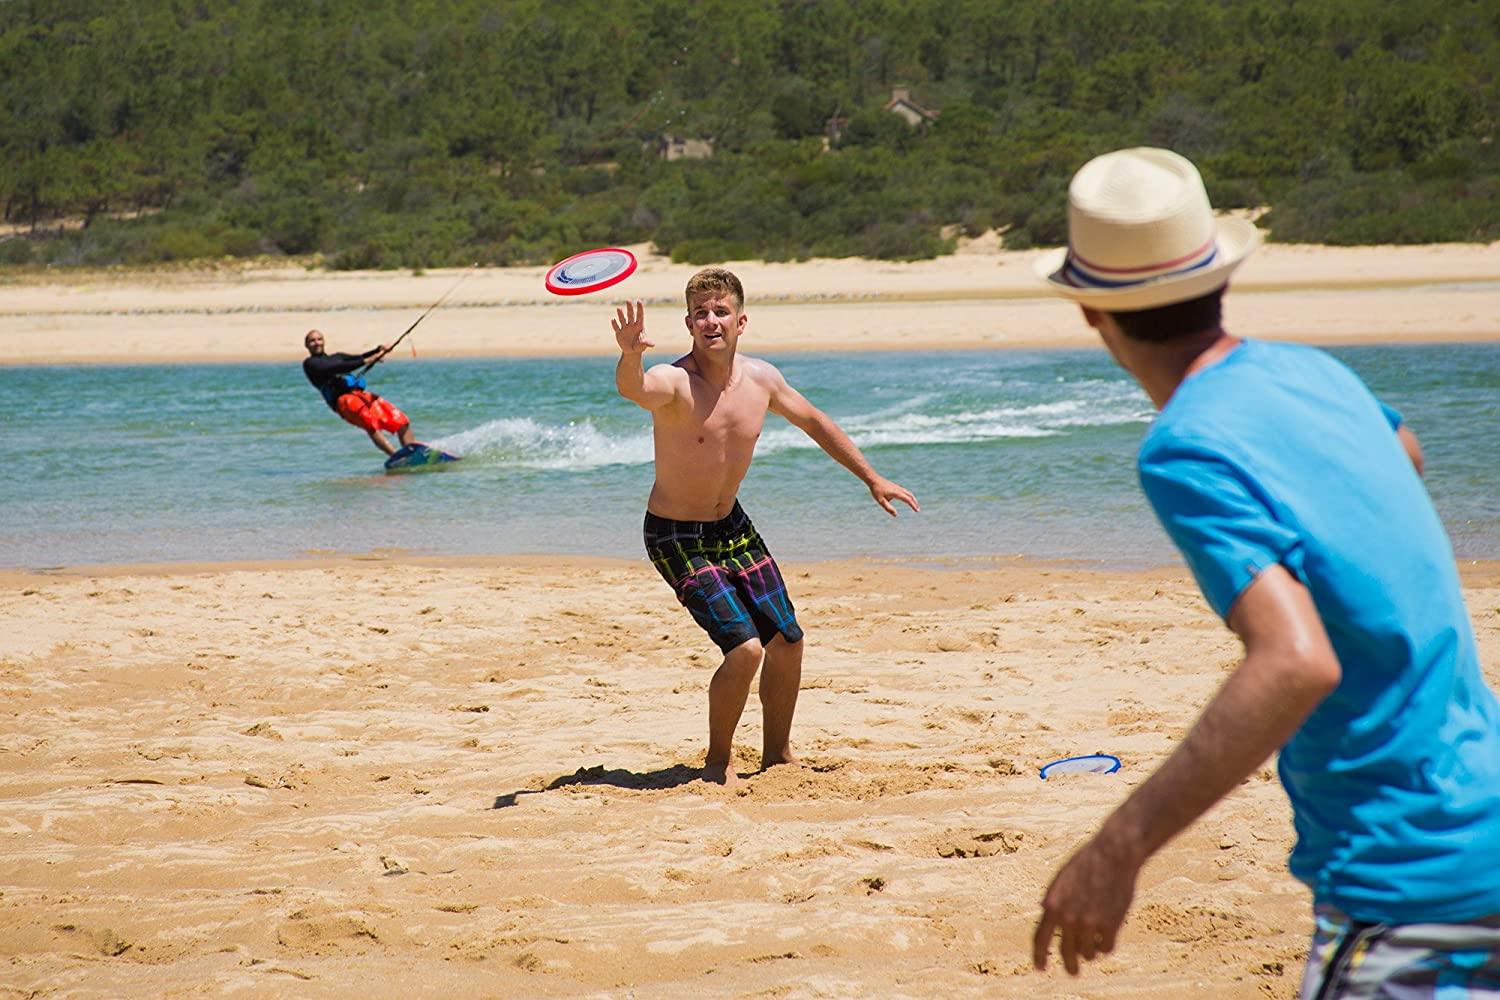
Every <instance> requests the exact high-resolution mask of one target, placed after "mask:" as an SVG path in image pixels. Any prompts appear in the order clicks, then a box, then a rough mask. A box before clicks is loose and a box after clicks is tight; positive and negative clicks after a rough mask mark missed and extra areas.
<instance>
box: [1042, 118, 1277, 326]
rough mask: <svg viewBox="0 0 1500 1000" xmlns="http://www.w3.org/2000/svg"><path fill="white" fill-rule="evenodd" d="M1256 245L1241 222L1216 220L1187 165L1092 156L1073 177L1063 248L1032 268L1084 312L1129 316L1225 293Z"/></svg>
mask: <svg viewBox="0 0 1500 1000" xmlns="http://www.w3.org/2000/svg"><path fill="white" fill-rule="evenodd" d="M1259 242H1260V230H1258V229H1256V228H1255V226H1254V225H1253V224H1251V223H1249V222H1247V221H1245V220H1244V219H1235V218H1227V217H1226V218H1220V219H1215V218H1214V214H1213V209H1212V208H1211V207H1210V206H1209V204H1208V192H1206V191H1205V190H1204V189H1203V178H1202V177H1200V176H1199V175H1198V168H1197V167H1195V166H1193V164H1192V163H1191V162H1189V161H1188V160H1187V159H1185V158H1184V157H1182V156H1179V155H1178V154H1176V153H1174V152H1172V151H1171V150H1168V149H1152V148H1149V147H1138V148H1135V149H1121V150H1116V151H1115V152H1113V153H1105V154H1104V155H1103V156H1096V157H1095V158H1094V159H1092V160H1090V161H1089V162H1087V163H1085V164H1084V165H1083V166H1082V167H1081V168H1080V169H1079V171H1078V173H1076V174H1074V175H1073V180H1072V182H1071V183H1069V185H1068V245H1067V246H1066V247H1063V248H1061V249H1058V250H1052V251H1049V252H1048V253H1046V254H1044V255H1043V256H1041V257H1039V258H1037V259H1036V261H1035V262H1034V263H1033V265H1032V268H1033V270H1034V271H1035V272H1036V275H1037V277H1038V278H1040V279H1041V280H1042V281H1043V282H1045V283H1046V284H1047V286H1048V287H1049V288H1051V289H1052V290H1053V291H1054V292H1056V293H1057V294H1059V295H1062V296H1063V297H1065V298H1069V299H1072V300H1073V301H1075V302H1077V303H1079V304H1081V305H1086V306H1092V307H1093V308H1095V309H1103V310H1105V311H1107V312H1133V311H1135V310H1139V309H1153V308H1155V307H1157V306H1165V305H1171V304H1172V303H1174V302H1185V301H1187V300H1188V299H1194V298H1197V297H1198V296H1200V295H1206V294H1208V293H1209V292H1211V291H1213V290H1214V289H1216V288H1219V287H1221V286H1222V285H1224V284H1225V283H1227V282H1228V281H1229V275H1230V273H1231V272H1233V271H1234V269H1235V268H1236V267H1238V266H1239V265H1240V262H1241V261H1243V260H1244V259H1245V258H1246V257H1247V256H1249V255H1250V251H1252V250H1254V249H1255V247H1256V245H1257V244H1258V243H1259Z"/></svg>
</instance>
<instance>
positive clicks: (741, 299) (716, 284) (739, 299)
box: [687, 267, 745, 312]
mask: <svg viewBox="0 0 1500 1000" xmlns="http://www.w3.org/2000/svg"><path fill="white" fill-rule="evenodd" d="M705 292H707V293H713V294H719V295H722V294H723V293H725V292H728V293H729V294H730V295H733V296H734V308H735V311H736V312H738V311H739V310H741V309H743V308H745V289H744V286H742V285H741V284H740V279H739V278H736V277H735V276H734V272H732V271H727V270H725V269H724V268H722V267H705V268H704V269H703V270H701V271H699V272H698V273H697V274H695V275H693V276H692V277H691V278H689V279H688V283H687V304H688V308H689V309H691V308H693V298H694V297H695V296H698V295H702V294H704V293H705Z"/></svg>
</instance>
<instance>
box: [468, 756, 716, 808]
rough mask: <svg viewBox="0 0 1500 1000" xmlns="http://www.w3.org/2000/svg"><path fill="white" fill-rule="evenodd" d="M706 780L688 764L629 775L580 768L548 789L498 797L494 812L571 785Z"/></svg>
mask: <svg viewBox="0 0 1500 1000" xmlns="http://www.w3.org/2000/svg"><path fill="white" fill-rule="evenodd" d="M702 778H703V769H702V768H701V767H689V766H688V765H687V764H673V765H672V766H671V767H664V768H661V769H659V770H656V771H628V770H626V769H625V768H623V767H605V766H604V765H603V764H595V765H594V766H593V767H580V768H579V769H578V770H576V771H574V772H573V773H572V774H565V775H563V776H562V777H560V778H554V779H552V781H551V783H550V784H548V785H547V787H546V788H522V789H519V790H517V791H514V792H507V793H505V794H504V795H497V796H495V804H494V805H492V806H491V807H490V808H491V809H504V808H506V807H507V806H513V805H515V804H516V802H517V800H519V799H520V797H521V796H522V795H541V794H542V793H543V792H550V791H552V790H553V789H556V788H567V787H568V786H569V785H613V786H614V787H616V788H636V789H662V788H680V787H682V786H683V785H686V784H690V783H691V782H694V781H699V780H701V779H702Z"/></svg>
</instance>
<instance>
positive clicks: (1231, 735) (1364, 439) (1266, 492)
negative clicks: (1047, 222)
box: [1033, 149, 1500, 1000]
mask: <svg viewBox="0 0 1500 1000" xmlns="http://www.w3.org/2000/svg"><path fill="white" fill-rule="evenodd" d="M1068 199H1069V208H1068V236H1069V245H1068V247H1067V248H1066V249H1064V250H1060V251H1055V252H1053V253H1051V254H1049V255H1048V256H1047V257H1045V258H1043V259H1042V260H1039V261H1038V263H1037V274H1038V276H1039V277H1041V278H1042V279H1043V280H1044V281H1046V282H1047V284H1048V285H1049V286H1050V287H1051V288H1052V289H1053V290H1054V291H1056V292H1058V293H1059V294H1061V295H1063V296H1065V297H1067V298H1069V299H1072V300H1073V301H1075V302H1077V303H1079V304H1080V305H1081V306H1082V308H1083V314H1084V317H1085V319H1086V320H1087V322H1088V323H1089V324H1090V325H1091V326H1092V327H1094V328H1095V329H1096V330H1097V331H1098V332H1099V335H1100V337H1101V338H1102V339H1103V341H1104V344H1105V346H1106V347H1108V349H1109V351H1110V353H1111V354H1112V355H1113V356H1114V358H1115V360H1116V361H1117V362H1119V364H1120V365H1121V366H1122V367H1123V368H1125V369H1126V370H1127V371H1129V372H1130V373H1131V374H1132V375H1133V376H1134V377H1135V378H1136V380H1137V381H1138V382H1140V384H1141V386H1142V387H1143V388H1144V389H1145V390H1146V393H1147V395H1149V396H1150V398H1151V401H1152V402H1153V403H1154V404H1155V405H1156V407H1157V409H1158V410H1159V411H1160V413H1159V415H1158V417H1157V419H1156V421H1155V423H1154V424H1153V426H1152V427H1151V429H1150V431H1149V432H1148V433H1147V435H1146V438H1145V441H1144V442H1143V443H1142V445H1141V449H1140V454H1139V457H1138V465H1139V471H1140V478H1141V485H1142V488H1143V489H1144V491H1145V493H1146V496H1147V498H1148V499H1149V500H1150V502H1151V505H1152V507H1153V508H1154V509H1155V511H1156V514H1157V517H1158V518H1159V519H1160V521H1161V523H1162V525H1163V527H1165V529H1166V530H1167V533H1168V534H1169V535H1170V536H1171V538H1172V540H1173V542H1175V543H1176V545H1177V547H1178V548H1179V549H1180V550H1181V552H1182V555H1183V557H1184V558H1185V559H1186V561H1187V564H1188V566H1189V567H1190V568H1191V569H1192V571H1193V574H1194V576H1195V577H1196V578H1197V580H1198V584H1199V586H1200V588H1201V589H1202V591H1203V594H1204V596H1205V597H1206V598H1207V599H1208V602H1209V604H1210V605H1212V606H1213V609H1214V611H1215V612H1217V613H1218V614H1219V616H1220V617H1221V618H1223V619H1224V621H1225V622H1226V623H1227V624H1228V626H1229V628H1230V629H1231V630H1233V631H1234V632H1235V634H1236V635H1238V636H1239V638H1240V639H1241V641H1242V642H1243V644H1244V659H1243V661H1242V662H1241V663H1240V665H1239V666H1238V668H1237V669H1236V670H1235V671H1234V673H1233V674H1232V675H1231V676H1230V678H1229V679H1228V680H1227V681H1226V682H1225V683H1224V686H1223V687H1222V688H1221V689H1220V690H1219V692H1218V693H1217V694H1216V695H1215V696H1214V698H1213V700H1212V701H1211V702H1210V703H1209V704H1208V706H1207V707H1206V708H1205V709H1204V711H1203V714H1202V715H1201V716H1200V717H1199V719H1198V721H1197V722H1196V724H1195V725H1194V726H1193V728H1192V730H1191V731H1190V732H1189V733H1188V735H1187V737H1186V738H1185V739H1184V740H1183V742H1182V744H1181V745H1180V746H1179V747H1178V748H1177V749H1176V750H1175V751H1174V752H1173V753H1172V755H1171V756H1170V757H1169V758H1168V759H1167V760H1166V762H1165V763H1164V764H1163V765H1162V766H1161V768H1160V769H1158V770H1157V771H1156V773H1154V774H1153V775H1152V776H1151V777H1150V778H1148V779H1147V780H1146V781H1145V782H1144V783H1143V784H1141V785H1140V786H1139V787H1138V788H1137V789H1136V790H1135V791H1134V792H1133V793H1132V794H1131V795H1130V796H1129V797H1128V798H1127V799H1126V800H1125V802H1123V803H1122V804H1121V805H1120V806H1119V807H1118V808H1117V809H1116V810H1115V811H1114V812H1113V813H1112V814H1111V815H1110V816H1109V817H1108V818H1107V819H1106V820H1105V821H1104V823H1103V825H1102V826H1101V828H1100V830H1099V831H1098V833H1096V834H1095V835H1094V837H1093V838H1092V839H1090V840H1089V841H1088V842H1087V843H1085V844H1084V845H1083V847H1081V848H1080V849H1079V850H1078V852H1077V853H1076V854H1074V855H1073V857H1072V858H1070V859H1069V860H1068V861H1067V863H1066V864H1064V865H1063V866H1062V868H1061V869H1060V870H1059V871H1058V873H1057V875H1056V877H1055V878H1054V880H1053V881H1052V884H1051V886H1050V887H1049V889H1048V890H1047V893H1046V896H1045V897H1044V899H1043V902H1042V917H1041V920H1040V921H1039V922H1038V925H1037V928H1036V934H1035V936H1034V939H1033V960H1034V962H1035V964H1036V966H1037V967H1038V968H1045V967H1046V963H1047V957H1048V953H1049V952H1050V950H1051V946H1052V941H1053V939H1054V936H1057V937H1058V950H1059V953H1060V955H1061V957H1062V959H1063V964H1064V966H1065V967H1066V968H1067V970H1068V971H1069V972H1070V973H1074V974H1076V973H1077V972H1078V969H1079V960H1080V959H1084V960H1087V959H1093V958H1095V957H1096V956H1097V955H1099V954H1101V953H1105V952H1109V951H1110V950H1112V949H1113V947H1114V944H1115V936H1116V933H1117V931H1118V929H1119V927H1120V925H1121V923H1122V922H1123V921H1124V919H1125V914H1126V911H1127V910H1128V909H1129V907H1130V902H1131V897H1132V895H1133V894H1134V888H1135V881H1136V876H1137V873H1138V872H1139V870H1140V868H1141V866H1142V865H1143V864H1144V863H1145V861H1146V859H1147V858H1149V857H1150V856H1151V855H1152V854H1153V853H1155V852H1156V851H1157V850H1158V849H1160V848H1161V847H1162V845H1164V844H1165V843H1166V842H1167V841H1168V840H1170V839H1171V838H1172V837H1173V836H1175V835H1176V834H1178V833H1180V832H1181V831H1182V830H1184V829H1185V828H1186V827H1188V826H1189V825H1190V824H1191V823H1193V822H1194V821H1195V820H1196V819H1197V818H1198V817H1199V816H1201V815H1202V814H1203V813H1204V812H1205V811H1207V810H1208V809H1209V807H1210V806H1212V805H1213V804H1214V803H1215V802H1216V801H1218V800H1219V799H1220V798H1221V797H1223V796H1224V795H1225V794H1227V793H1228V792H1229V791H1231V790H1232V789H1233V788H1234V787H1235V786H1236V785H1238V784H1239V783H1240V782H1241V781H1243V780H1244V779H1245V778H1247V777H1248V776H1250V775H1251V774H1252V773H1254V771H1255V770H1256V768H1258V767H1259V766H1260V765H1261V763H1262V762H1263V761H1264V760H1265V759H1266V758H1267V757H1268V756H1270V755H1271V754H1272V753H1274V752H1276V751H1278V750H1279V751H1280V758H1279V761H1278V770H1279V773H1280V777H1281V781H1282V784H1283V786H1284V787H1285V788H1286V791H1287V795H1288V797H1289V798H1290V799H1291V803H1292V809H1293V815H1294V822H1295V827H1296V834H1297V842H1296V846H1295V848H1294V849H1293V851H1292V854H1291V859H1290V867H1291V870H1292V873H1293V874H1294V875H1295V876H1296V877H1297V878H1299V879H1301V880H1302V881H1303V882H1305V883H1307V885H1308V887H1309V888H1310V889H1311V890H1312V894H1313V903H1314V907H1315V916H1316V932H1315V937H1314V941H1313V947H1312V952H1311V955H1310V957H1309V960H1308V968H1307V973H1306V977H1305V979H1304V983H1303V996H1304V997H1306V998H1313V997H1317V998H1319V1000H1325V998H1334V997H1348V998H1352V997H1373V996H1413V997H1416V996H1432V995H1434V993H1435V992H1439V993H1441V990H1443V989H1446V988H1451V989H1452V990H1453V991H1454V993H1453V995H1455V996H1485V997H1500V864H1497V863H1496V856H1497V854H1500V705H1497V702H1496V699H1495V696H1494V694H1493V692H1491V690H1490V689H1489V688H1488V687H1487V686H1486V684H1485V682H1484V678H1483V675H1482V673H1481V670H1480V664H1479V655H1478V650H1477V648H1476V646H1475V642H1474V636H1473V631H1472V629H1471V627H1470V623H1469V616H1468V612H1467V610H1466V609H1465V607H1464V602H1463V595H1462V593H1461V591H1460V587H1459V580H1458V574H1457V570H1456V568H1455V566H1454V560H1453V553H1452V549H1451V547H1450V546H1449V543H1448V538H1447V535H1446V534H1445V532H1444V530H1443V526H1442V524H1441V522H1440V521H1439V520H1438V517H1437V514H1436V512H1435V511H1434V510H1433V507H1432V503H1431V501H1430V500H1429V498H1428V496H1427V493H1426V490H1425V489H1424V488H1423V486H1422V481H1421V478H1420V477H1421V472H1422V451H1421V447H1420V445H1419V444H1418V442H1417V439H1416V437H1415V436H1414V435H1413V434H1412V433H1411V432H1410V431H1409V430H1408V429H1407V428H1406V427H1405V426H1404V425H1403V424H1402V421H1401V417H1400V414H1398V413H1397V412H1396V411H1395V410H1393V409H1391V408H1390V407H1388V406H1386V405H1385V404H1383V403H1382V402H1380V401H1379V400H1377V399H1376V398H1375V397H1374V396H1373V395H1372V394H1371V393H1370V391H1369V389H1368V388H1366V387H1365V385H1364V384H1363V383H1362V382H1361V381H1360V380H1359V379H1358V378H1357V377H1356V376H1355V375H1354V374H1353V373H1352V372H1350V371H1349V370H1348V369H1347V368H1345V367H1344V366H1343V365H1342V364H1340V363H1339V362H1338V361H1336V360H1334V359H1333V358H1332V357H1330V356H1329V355H1327V354H1325V353H1323V352H1322V351H1319V350H1316V349H1313V348H1309V347H1301V346H1295V345H1289V344H1275V343H1269V342H1262V341H1253V340H1244V339H1241V338H1239V337H1234V336H1231V335H1230V334H1229V333H1227V332H1226V331H1225V330H1224V328H1223V326H1222V324H1221V322H1220V300H1221V297H1222V294H1223V291H1224V288H1225V285H1226V284H1227V282H1228V280H1229V276H1230V274H1231V272H1232V271H1233V270H1234V268H1235V267H1236V266H1238V265H1239V263H1240V262H1241V261H1243V260H1244V259H1245V258H1246V257H1247V256H1248V255H1249V253H1250V252H1251V251H1252V250H1253V249H1254V248H1255V245H1256V244H1257V242H1258V234H1257V232H1256V230H1255V228H1254V227H1253V226H1252V225H1250V224H1249V223H1246V222H1243V221H1240V220H1235V219H1221V220H1215V219H1214V217H1213V214H1212V210H1211V208H1210V207H1209V202H1208V196H1207V194H1206V193H1205V192H1204V189H1203V182H1202V180H1201V179H1200V177H1199V175H1198V172H1197V170H1196V169H1195V168H1194V167H1193V165H1192V164H1191V163H1189V162H1188V161H1187V160H1185V159H1183V158H1182V157H1180V156H1178V155H1177V154H1175V153H1171V152H1169V151H1167V150H1161V149H1128V150H1120V151H1117V152H1114V153H1108V154H1105V155H1104V156H1100V157H1097V158H1095V159H1094V160H1091V161H1089V162H1088V163H1087V164H1085V165H1084V166H1083V168H1082V169H1080V170H1079V171H1078V173H1077V174H1076V175H1074V177H1073V180H1072V182H1071V184H1070V186H1069V189H1068ZM1441 995H1448V994H1446V993H1441Z"/></svg>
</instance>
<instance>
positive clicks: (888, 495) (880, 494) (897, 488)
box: [870, 476, 922, 517]
mask: <svg viewBox="0 0 1500 1000" xmlns="http://www.w3.org/2000/svg"><path fill="white" fill-rule="evenodd" d="M870 496H872V497H874V498H875V502H876V503H878V504H880V509H881V510H883V511H885V512H886V513H887V514H889V515H891V516H892V517H895V516H896V507H895V505H894V504H892V503H891V501H892V500H900V501H901V502H902V503H904V504H906V506H908V507H910V508H911V509H912V510H916V511H920V510H921V509H922V508H921V507H918V506H917V498H916V497H914V496H912V493H911V490H909V489H907V488H906V487H905V486H902V485H901V484H900V483H893V482H891V481H890V480H889V479H886V478H885V477H883V476H877V477H875V481H874V482H873V483H871V484H870Z"/></svg>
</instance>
